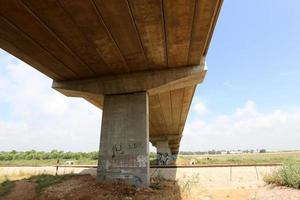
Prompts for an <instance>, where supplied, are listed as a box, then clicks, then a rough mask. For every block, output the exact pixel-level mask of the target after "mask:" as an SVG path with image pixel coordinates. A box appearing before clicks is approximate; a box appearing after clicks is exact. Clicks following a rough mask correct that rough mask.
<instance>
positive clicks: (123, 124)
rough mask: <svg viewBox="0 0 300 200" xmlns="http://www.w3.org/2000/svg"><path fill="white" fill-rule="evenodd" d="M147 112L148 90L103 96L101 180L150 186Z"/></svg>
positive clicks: (99, 171)
mask: <svg viewBox="0 0 300 200" xmlns="http://www.w3.org/2000/svg"><path fill="white" fill-rule="evenodd" d="M148 113H149V111H148V95H147V93H146V92H139V93H132V94H121V95H106V96H105V97H104V107H103V117H102V127H101V140H100V152H99V154H100V159H99V163H98V170H97V179H98V180H100V181H101V180H112V181H115V180H117V181H118V180H121V181H124V182H127V183H129V184H130V185H135V186H138V187H148V186H149V183H150V176H149V158H148V155H149V114H148Z"/></svg>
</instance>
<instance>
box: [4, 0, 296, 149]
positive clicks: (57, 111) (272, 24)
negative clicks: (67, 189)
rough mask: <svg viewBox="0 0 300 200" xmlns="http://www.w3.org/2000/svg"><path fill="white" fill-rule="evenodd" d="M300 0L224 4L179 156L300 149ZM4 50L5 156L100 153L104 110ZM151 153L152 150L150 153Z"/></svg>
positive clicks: (227, 0) (248, 0)
mask: <svg viewBox="0 0 300 200" xmlns="http://www.w3.org/2000/svg"><path fill="white" fill-rule="evenodd" d="M299 10H300V1H297V0H286V1H282V0H264V1H261V0H243V1H241V0H225V1H224V3H223V7H222V10H221V13H220V16H219V19H218V22H217V25H216V28H215V31H214V35H213V38H212V41H211V44H210V48H209V52H208V55H207V58H206V61H207V65H208V73H207V75H206V78H205V80H204V83H203V84H201V85H199V86H198V87H197V90H196V93H195V96H194V99H193V102H192V105H191V109H190V112H189V116H188V120H187V123H186V125H185V129H184V132H183V137H182V140H181V145H180V150H181V151H206V150H210V149H218V150H221V149H261V148H266V149H269V150H283V149H284V150H292V149H300V89H299V86H300V67H299V64H300V20H299V19H300V12H299ZM51 84H52V81H51V79H49V78H48V77H46V76H45V75H43V74H41V73H40V72H38V71H36V70H35V69H33V68H32V67H30V66H28V65H26V64H25V63H23V62H22V61H20V60H18V59H16V58H15V57H13V56H11V55H9V54H8V53H6V52H5V51H3V50H0V151H9V150H13V149H15V150H31V149H35V150H45V151H48V150H51V149H59V150H64V151H96V150H98V147H99V137H100V126H101V115H102V112H101V111H100V110H99V109H98V108H96V107H95V106H93V105H91V104H89V103H88V102H86V101H84V100H82V99H80V98H70V97H68V98H67V97H65V96H63V95H62V94H60V93H58V92H56V91H55V90H53V89H51ZM151 149H152V150H153V148H151Z"/></svg>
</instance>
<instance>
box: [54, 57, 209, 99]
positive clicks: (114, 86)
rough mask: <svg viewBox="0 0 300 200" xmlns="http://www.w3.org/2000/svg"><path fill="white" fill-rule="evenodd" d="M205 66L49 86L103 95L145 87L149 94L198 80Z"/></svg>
mask: <svg viewBox="0 0 300 200" xmlns="http://www.w3.org/2000/svg"><path fill="white" fill-rule="evenodd" d="M206 71H207V68H206V65H205V64H204V63H203V64H202V65H196V66H188V67H182V68H170V69H164V70H154V71H143V72H133V73H126V74H117V75H112V76H101V77H98V78H93V79H85V80H75V81H53V83H52V88H54V89H55V90H57V91H59V92H61V93H62V94H64V95H66V96H71V97H87V96H102V95H111V94H126V93H133V92H140V91H147V92H148V93H149V95H153V94H157V93H161V92H165V91H170V90H174V89H179V88H184V87H188V86H191V85H196V84H198V83H201V82H202V81H203V79H204V77H205V74H206Z"/></svg>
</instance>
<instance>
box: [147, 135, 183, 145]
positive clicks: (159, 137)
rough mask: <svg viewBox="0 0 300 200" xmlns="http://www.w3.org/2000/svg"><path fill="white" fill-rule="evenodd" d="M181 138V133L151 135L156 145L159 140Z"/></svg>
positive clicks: (152, 141)
mask: <svg viewBox="0 0 300 200" xmlns="http://www.w3.org/2000/svg"><path fill="white" fill-rule="evenodd" d="M180 138H181V136H180V135H164V134H161V136H152V137H151V136H150V142H151V143H152V144H153V145H154V146H155V145H156V143H157V142H159V141H170V140H176V141H177V140H179V139H180Z"/></svg>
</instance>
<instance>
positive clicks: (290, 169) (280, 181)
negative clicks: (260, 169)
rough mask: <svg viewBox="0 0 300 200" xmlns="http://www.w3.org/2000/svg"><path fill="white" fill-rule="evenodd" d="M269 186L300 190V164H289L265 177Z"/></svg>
mask: <svg viewBox="0 0 300 200" xmlns="http://www.w3.org/2000/svg"><path fill="white" fill-rule="evenodd" d="M264 181H265V182H266V183H268V184H275V185H279V186H287V187H292V188H296V189H300V164H299V163H296V164H287V165H284V166H283V167H281V168H279V169H278V170H276V171H274V172H273V173H271V174H268V175H266V176H265V177H264Z"/></svg>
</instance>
